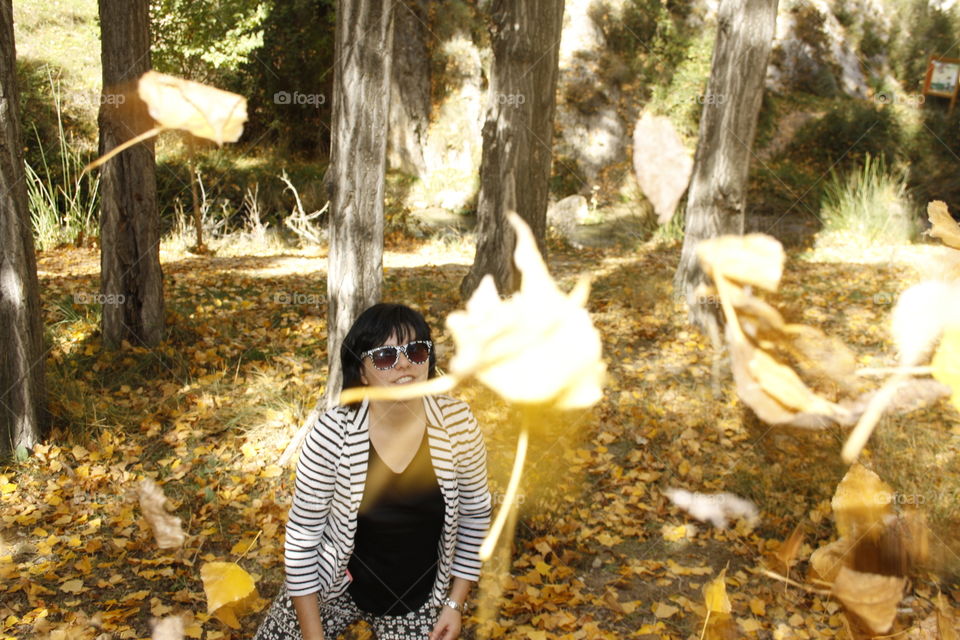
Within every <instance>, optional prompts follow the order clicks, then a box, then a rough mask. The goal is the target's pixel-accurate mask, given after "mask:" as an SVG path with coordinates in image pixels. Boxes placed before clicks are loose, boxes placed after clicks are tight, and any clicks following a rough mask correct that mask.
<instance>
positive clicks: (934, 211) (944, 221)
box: [926, 200, 960, 249]
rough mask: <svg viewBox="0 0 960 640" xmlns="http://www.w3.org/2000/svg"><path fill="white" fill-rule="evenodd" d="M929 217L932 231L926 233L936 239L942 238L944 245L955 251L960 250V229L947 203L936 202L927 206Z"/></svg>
mask: <svg viewBox="0 0 960 640" xmlns="http://www.w3.org/2000/svg"><path fill="white" fill-rule="evenodd" d="M927 217H928V218H930V225H931V226H930V230H929V231H927V232H926V233H927V234H928V235H930V236H933V237H934V238H940V240H942V241H943V244H945V245H947V246H948V247H953V248H954V249H960V227H958V226H957V222H956V221H955V220H954V219H953V216H951V215H950V211H949V210H948V209H947V205H946V203H944V202H942V201H940V200H934V201H933V202H931V203H930V204H928V205H927Z"/></svg>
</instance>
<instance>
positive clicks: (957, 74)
mask: <svg viewBox="0 0 960 640" xmlns="http://www.w3.org/2000/svg"><path fill="white" fill-rule="evenodd" d="M958 80H960V58H944V57H941V56H930V62H929V64H928V65H927V75H926V77H925V78H924V80H923V95H925V96H940V97H942V98H950V110H951V111H953V106H954V104H955V103H956V101H957V84H958Z"/></svg>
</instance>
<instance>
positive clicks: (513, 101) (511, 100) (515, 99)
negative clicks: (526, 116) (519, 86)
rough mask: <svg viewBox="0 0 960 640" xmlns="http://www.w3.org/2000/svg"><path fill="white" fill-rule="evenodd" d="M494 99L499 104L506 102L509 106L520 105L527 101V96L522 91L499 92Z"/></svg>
mask: <svg viewBox="0 0 960 640" xmlns="http://www.w3.org/2000/svg"><path fill="white" fill-rule="evenodd" d="M493 99H494V100H495V101H496V102H497V104H505V105H507V106H508V107H519V106H520V105H522V104H524V103H525V102H526V101H527V96H525V95H523V94H522V93H497V94H495V95H494V97H493Z"/></svg>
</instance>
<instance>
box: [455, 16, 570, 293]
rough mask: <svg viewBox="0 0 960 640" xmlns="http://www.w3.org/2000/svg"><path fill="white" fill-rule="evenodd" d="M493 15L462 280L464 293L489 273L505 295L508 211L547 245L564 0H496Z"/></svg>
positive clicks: (512, 282)
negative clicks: (476, 187) (467, 264)
mask: <svg viewBox="0 0 960 640" xmlns="http://www.w3.org/2000/svg"><path fill="white" fill-rule="evenodd" d="M491 17H492V28H491V34H490V35H491V40H492V42H493V70H492V72H491V74H490V75H491V78H490V91H489V94H488V96H489V97H488V108H487V117H486V121H485V122H484V125H483V160H482V161H481V164H480V196H479V202H478V205H477V218H478V228H477V252H476V256H475V257H474V259H473V266H472V267H471V268H470V272H469V273H468V274H467V276H466V277H465V278H464V279H463V282H462V283H461V285H460V292H461V294H462V295H463V296H464V297H468V296H469V295H470V294H471V293H473V290H474V289H476V288H477V285H478V284H479V283H480V280H481V279H482V278H483V276H484V275H486V274H488V273H490V274H493V277H494V281H495V282H496V285H497V290H498V291H500V293H501V294H505V293H510V292H513V291H515V290H516V289H517V287H518V286H519V284H520V282H519V274H518V273H517V271H516V267H515V266H514V264H513V247H514V244H515V238H514V236H513V231H512V229H511V228H510V225H509V224H508V223H507V219H506V214H507V213H509V212H511V211H514V212H516V213H517V214H519V215H520V217H522V218H523V219H524V220H525V221H526V223H527V224H528V225H529V226H530V229H531V230H532V231H533V234H534V236H535V237H536V238H537V244H538V246H539V248H540V252H541V253H542V254H544V255H545V251H546V243H545V236H546V227H547V187H548V181H549V179H550V156H551V150H552V146H553V112H554V105H555V104H556V93H557V61H558V55H559V51H560V30H561V27H562V26H563V0H523V1H522V2H521V1H520V0H494V2H493V10H492V12H491Z"/></svg>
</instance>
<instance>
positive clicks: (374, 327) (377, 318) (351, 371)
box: [340, 302, 437, 389]
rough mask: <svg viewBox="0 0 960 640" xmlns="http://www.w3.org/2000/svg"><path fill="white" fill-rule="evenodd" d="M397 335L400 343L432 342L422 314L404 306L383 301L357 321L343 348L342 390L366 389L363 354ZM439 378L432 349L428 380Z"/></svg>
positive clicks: (341, 347) (365, 312) (341, 354)
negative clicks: (364, 387)
mask: <svg viewBox="0 0 960 640" xmlns="http://www.w3.org/2000/svg"><path fill="white" fill-rule="evenodd" d="M391 333H393V334H395V335H396V336H397V342H399V343H401V344H403V343H404V342H411V341H413V340H430V339H431V338H430V326H429V325H428V324H427V321H426V320H424V318H423V316H422V315H421V314H420V312H419V311H416V310H414V309H411V308H410V307H408V306H406V305H402V304H394V303H389V302H381V303H379V304H375V305H373V306H372V307H370V308H369V309H367V310H366V311H364V312H363V313H361V314H360V316H359V317H357V319H356V320H355V321H354V323H353V326H352V327H350V331H348V332H347V335H346V337H345V338H344V339H343V344H341V345H340V368H341V369H342V371H343V388H344V389H350V388H353V387H362V386H364V384H363V381H362V380H361V379H360V371H361V370H362V369H363V363H362V362H361V360H360V354H361V353H363V352H364V351H367V350H369V349H374V348H376V347H379V346H382V345H383V343H384V342H386V341H387V338H389V337H390V334H391ZM436 375H437V354H436V350H435V349H431V350H430V368H429V370H428V372H427V377H428V378H433V377H434V376H436Z"/></svg>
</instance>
